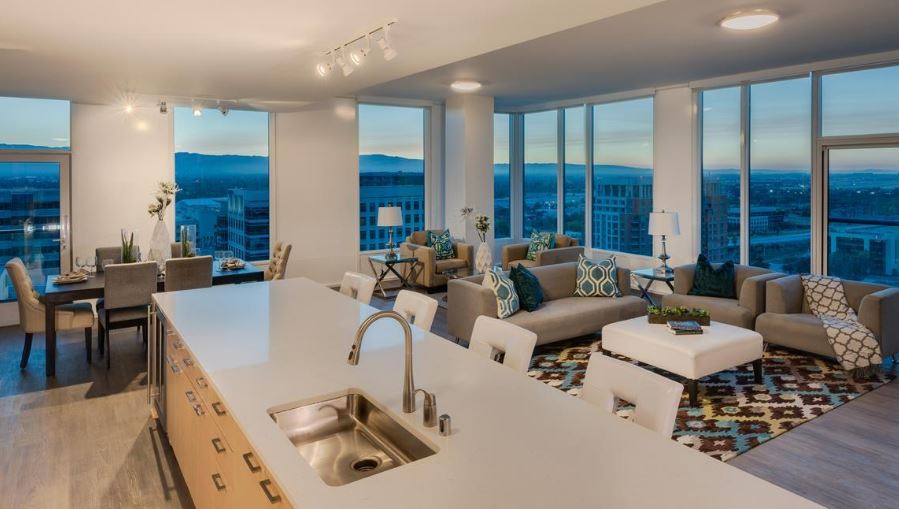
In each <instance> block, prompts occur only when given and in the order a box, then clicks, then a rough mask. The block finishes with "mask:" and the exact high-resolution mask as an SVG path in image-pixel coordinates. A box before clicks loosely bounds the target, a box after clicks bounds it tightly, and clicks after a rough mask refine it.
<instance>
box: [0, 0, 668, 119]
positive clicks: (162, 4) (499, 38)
mask: <svg viewBox="0 0 899 509" xmlns="http://www.w3.org/2000/svg"><path fill="white" fill-rule="evenodd" d="M658 1H660V0H565V8H564V9H560V8H559V4H558V3H556V2H550V1H546V0H488V1H484V0H455V1H452V2H436V1H421V0H380V1H377V2H373V1H370V2H358V1H355V2H334V1H327V0H265V1H264V2H255V3H252V2H240V1H237V0H190V1H183V0H155V1H153V2H128V1H116V2H110V1H103V0H79V1H72V0H42V1H34V0H4V2H3V9H2V10H3V13H2V15H0V75H2V79H0V95H6V96H23V97H48V98H59V99H69V100H73V101H77V102H84V103H97V104H111V103H115V102H116V101H121V100H123V98H134V97H137V98H139V99H140V100H145V101H154V102H155V101H156V100H158V99H159V98H162V97H169V98H184V99H187V100H190V99H191V98H210V99H221V100H227V101H240V102H241V103H243V104H244V105H248V106H251V107H258V108H262V109H269V110H274V111H277V110H287V109H291V108H296V107H298V106H300V105H302V104H304V103H306V102H312V101H317V100H321V99H324V98H328V97H335V96H347V95H354V94H356V93H357V92H359V91H360V90H364V89H371V88H372V87H375V86H376V85H378V84H380V83H385V82H391V81H395V80H397V79H399V78H402V77H404V76H409V75H414V74H418V73H421V72H423V71H426V70H428V69H433V68H435V67H439V66H443V65H446V64H449V63H451V62H456V61H459V60H464V59H468V58H470V57H474V56H476V55H481V54H484V53H487V52H491V51H494V50H497V49H499V48H503V47H506V46H510V45H513V44H518V43H521V42H524V41H527V40H529V39H533V38H534V37H540V36H544V35H548V34H551V33H555V32H559V31H561V30H566V29H569V28H572V27H575V26H578V25H581V24H584V23H589V22H592V21H595V20H599V19H602V18H604V17H608V16H613V15H616V14H620V13H622V12H625V11H628V10H630V9H635V8H639V7H643V6H645V5H650V4H653V3H656V2H658ZM394 19H395V20H397V21H398V23H397V24H396V25H394V26H393V27H391V36H392V42H393V43H394V46H395V47H396V49H397V50H398V52H399V56H398V57H397V58H396V59H394V60H393V61H391V62H385V61H384V60H383V58H381V56H380V52H379V51H377V50H375V51H373V53H372V55H370V56H369V57H368V58H367V59H366V60H367V62H365V64H364V65H363V66H362V67H361V68H359V69H358V70H357V71H356V72H354V73H353V74H352V75H351V76H349V77H346V78H344V77H343V76H340V75H339V73H336V74H337V75H334V74H332V75H331V76H330V77H328V78H326V79H321V78H319V77H317V76H315V75H314V72H313V68H314V64H315V63H316V62H317V61H319V59H320V58H321V55H322V54H323V53H324V52H325V51H326V50H328V49H331V48H334V47H335V46H338V45H340V44H342V43H343V42H345V41H348V40H351V39H353V38H355V37H357V36H359V35H361V34H363V33H365V32H366V31H368V30H371V29H374V28H375V27H377V26H379V25H382V24H384V23H387V22H389V21H391V20H394ZM416 87H417V86H416V85H413V86H412V88H416ZM437 88H439V85H438V86H437ZM429 90H435V87H433V86H432V87H430V88H429ZM411 95H415V96H418V95H422V94H421V91H420V90H419V91H416V93H415V94H411ZM172 102H175V101H172Z"/></svg>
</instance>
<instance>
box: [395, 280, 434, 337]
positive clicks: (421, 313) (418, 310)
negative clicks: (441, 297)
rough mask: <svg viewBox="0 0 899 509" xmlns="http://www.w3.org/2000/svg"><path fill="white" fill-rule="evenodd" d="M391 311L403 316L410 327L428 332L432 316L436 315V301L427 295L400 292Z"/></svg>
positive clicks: (432, 321)
mask: <svg viewBox="0 0 899 509" xmlns="http://www.w3.org/2000/svg"><path fill="white" fill-rule="evenodd" d="M393 310H394V311H396V312H397V313H399V314H401V315H403V318H405V319H406V320H407V321H408V322H409V323H411V324H412V325H415V326H417V327H418V328H420V329H423V330H425V331H430V330H431V325H433V323H434V315H436V314H437V301H436V300H434V299H432V298H430V297H428V296H427V295H423V294H420V293H416V292H410V291H409V290H401V291H400V293H398V294H397V296H396V302H394V303H393Z"/></svg>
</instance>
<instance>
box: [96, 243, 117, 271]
mask: <svg viewBox="0 0 899 509" xmlns="http://www.w3.org/2000/svg"><path fill="white" fill-rule="evenodd" d="M96 254H97V272H103V260H112V263H122V247H121V246H111V247H98V248H97V250H96Z"/></svg>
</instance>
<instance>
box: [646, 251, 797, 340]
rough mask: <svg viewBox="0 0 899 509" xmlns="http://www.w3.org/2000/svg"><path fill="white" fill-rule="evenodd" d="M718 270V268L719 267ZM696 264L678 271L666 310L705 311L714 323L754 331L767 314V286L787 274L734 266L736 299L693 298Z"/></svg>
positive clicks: (747, 266)
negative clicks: (758, 322) (762, 317)
mask: <svg viewBox="0 0 899 509" xmlns="http://www.w3.org/2000/svg"><path fill="white" fill-rule="evenodd" d="M716 266H717V264H716ZM695 274H696V264H690V265H682V266H680V267H675V268H674V293H671V294H668V295H665V296H663V297H662V305H663V306H672V307H677V306H686V307H690V308H702V309H705V310H706V311H708V312H709V315H711V318H712V320H715V321H716V322H722V323H727V324H730V325H735V326H737V327H743V328H744V329H754V327H755V319H756V317H758V316H759V315H760V314H761V313H762V312H764V311H765V283H766V282H768V281H770V280H774V279H777V278H781V277H783V276H784V274H781V273H780V272H771V271H770V270H768V269H763V268H760V267H751V266H749V265H735V266H734V283H735V286H736V295H737V298H736V299H727V298H722V297H704V296H699V295H689V292H690V289H691V288H693V276H694V275H695Z"/></svg>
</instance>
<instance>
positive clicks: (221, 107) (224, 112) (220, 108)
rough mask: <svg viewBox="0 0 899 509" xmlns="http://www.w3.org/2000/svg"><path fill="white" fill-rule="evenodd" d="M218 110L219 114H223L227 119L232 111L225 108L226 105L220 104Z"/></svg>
mask: <svg viewBox="0 0 899 509" xmlns="http://www.w3.org/2000/svg"><path fill="white" fill-rule="evenodd" d="M218 110H219V113H221V114H222V116H223V117H227V116H228V113H229V112H230V111H231V110H230V109H228V107H227V106H225V105H224V104H219V105H218Z"/></svg>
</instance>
